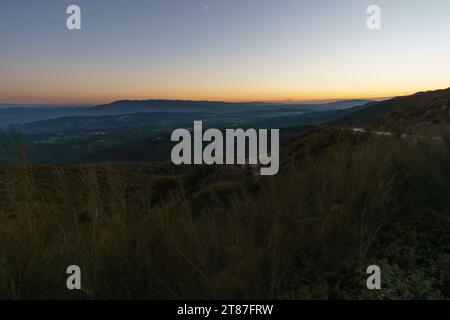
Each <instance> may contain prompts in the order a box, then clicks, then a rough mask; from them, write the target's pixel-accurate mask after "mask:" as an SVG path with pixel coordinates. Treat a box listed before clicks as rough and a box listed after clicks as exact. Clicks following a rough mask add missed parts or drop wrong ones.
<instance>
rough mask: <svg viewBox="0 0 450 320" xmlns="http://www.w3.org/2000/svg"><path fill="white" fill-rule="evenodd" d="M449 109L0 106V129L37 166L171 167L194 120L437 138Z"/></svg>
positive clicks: (449, 100)
mask: <svg viewBox="0 0 450 320" xmlns="http://www.w3.org/2000/svg"><path fill="white" fill-rule="evenodd" d="M449 106H450V88H449V89H445V90H437V91H428V92H419V93H416V94H413V95H410V96H403V97H396V98H392V99H389V100H385V101H370V100H345V101H337V102H332V103H324V104H287V103H263V102H251V103H229V102H215V101H190V100H144V101H134V100H121V101H116V102H113V103H110V104H104V105H96V106H63V107H56V106H45V105H0V128H1V127H3V130H2V131H3V132H4V133H6V134H3V136H4V137H3V140H5V137H7V136H8V135H7V132H8V130H9V128H14V129H15V130H16V131H17V132H20V133H21V138H20V139H21V141H20V142H21V143H23V144H25V145H26V146H27V148H28V151H29V153H30V156H31V158H32V160H33V161H35V162H38V163H49V162H51V163H66V162H90V161H119V160H120V161H130V160H133V161H134V160H166V159H167V157H168V154H170V152H169V150H170V147H171V143H170V132H172V131H173V130H174V129H176V128H187V129H192V128H191V127H192V125H193V122H194V121H195V120H202V121H203V123H204V126H205V127H214V128H219V129H225V128H244V129H245V128H268V129H270V128H279V129H280V132H281V139H282V141H287V140H288V139H290V138H292V137H293V136H295V135H298V134H299V133H302V132H304V131H307V130H310V129H311V128H314V127H316V126H323V125H327V126H337V127H353V128H355V127H356V128H366V130H373V131H388V132H399V133H413V132H416V131H418V130H427V131H428V132H430V131H431V132H432V134H433V135H439V134H440V132H441V131H442V130H448V124H449V123H450V108H449ZM7 139H8V138H6V140H7ZM9 143H12V142H11V141H10V142H9ZM4 158H5V156H4V155H3V158H2V153H1V150H0V160H2V159H3V160H5V159H4Z"/></svg>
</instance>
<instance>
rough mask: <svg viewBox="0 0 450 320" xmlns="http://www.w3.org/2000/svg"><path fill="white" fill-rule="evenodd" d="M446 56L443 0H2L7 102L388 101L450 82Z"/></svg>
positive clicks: (0, 95)
mask: <svg viewBox="0 0 450 320" xmlns="http://www.w3.org/2000/svg"><path fill="white" fill-rule="evenodd" d="M70 4H77V5H79V6H80V7H81V10H82V30H79V31H69V30H67V28H66V26H65V21H66V19H67V15H66V13H65V10H66V7H67V6H68V5H70ZM371 4H377V5H378V6H380V7H381V9H382V29H381V30H379V31H370V30H368V29H367V28H366V19H367V15H366V8H367V7H368V6H369V5H371ZM449 56H450V1H446V0H428V1H422V0H409V1H406V0H395V1H394V0H389V1H387V0H371V1H365V0H339V1H329V0H314V1H312V0H310V1H304V0H239V1H238V0H129V1H125V0H85V1H66V0H39V1H35V0H2V1H1V2H0V74H1V77H0V102H2V101H3V102H7V101H9V102H52V103H59V102H61V103H72V102H73V103H94V102H106V101H110V100H115V99H121V98H136V99H145V98H189V99H210V100H232V101H235V100H284V99H292V100H305V101H306V100H308V101H310V100H321V99H324V100H326V99H333V98H362V97H369V98H370V97H380V96H391V95H397V94H407V93H412V92H415V91H418V90H426V89H436V88H441V87H448V86H450V85H449V83H450V81H449V74H450V59H448V57H449Z"/></svg>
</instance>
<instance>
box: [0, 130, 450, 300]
mask: <svg viewBox="0 0 450 320" xmlns="http://www.w3.org/2000/svg"><path fill="white" fill-rule="evenodd" d="M449 152H450V143H449V140H448V139H444V140H442V141H439V142H430V141H423V142H419V143H417V142H413V141H402V140H401V139H396V138H374V139H368V141H366V142H365V143H361V144H357V145H355V144H353V143H352V142H351V141H350V140H346V139H343V140H342V141H341V142H339V143H337V144H335V145H333V146H332V147H330V148H328V149H327V150H326V151H325V152H324V153H323V154H322V155H321V156H314V157H310V158H304V159H302V160H301V163H299V162H293V163H291V164H290V165H289V166H288V167H285V168H283V172H281V173H280V175H279V176H276V177H273V178H267V179H266V178H265V179H263V180H261V182H260V184H261V185H260V188H259V191H258V192H256V193H255V192H254V191H251V190H248V189H247V188H245V185H246V184H245V183H244V182H243V181H239V180H236V181H228V182H223V181H222V182H221V181H219V182H214V181H212V182H208V183H207V184H205V185H203V186H202V187H197V189H198V190H191V189H192V185H193V184H195V181H194V178H193V177H196V178H195V179H199V178H198V177H197V176H196V174H195V173H194V174H189V173H187V174H186V176H184V177H183V176H174V177H165V176H164V177H158V176H155V175H146V174H144V173H138V172H134V171H133V170H132V169H127V168H122V167H120V168H119V167H115V166H108V165H102V166H94V165H92V166H70V167H69V166H66V167H56V166H54V167H37V166H32V165H31V164H29V163H21V164H20V165H15V166H7V167H3V168H1V170H0V176H1V180H0V181H1V182H0V221H1V223H0V244H1V250H0V298H6V299H25V298H38V299H45V298H63V299H74V298H75V299H107V298H125V299H132V298H137V299H163V298H166V299H181V298H190V299H206V298H209V299H223V298H239V299H240V298H242V299H251V298H259V299H269V298H295V299H300V298H321V299H322V298H362V297H369V298H380V297H382V298H398V297H401V298H404V297H406V298H416V297H420V295H419V294H418V293H417V292H419V290H418V289H417V288H416V287H417V286H418V283H419V281H422V282H424V281H426V283H428V284H429V285H428V287H426V288H425V289H426V290H425V289H424V290H422V291H420V292H421V293H420V294H422V295H423V296H425V297H429V296H430V297H431V296H432V297H446V298H448V297H449V296H448V291H447V292H446V291H445V290H444V289H443V288H444V286H443V283H444V282H445V281H447V280H448V276H447V274H446V273H445V272H444V273H443V274H440V273H438V272H434V273H432V274H431V273H430V277H427V275H426V274H421V275H420V276H418V275H417V273H416V270H417V269H415V267H417V265H415V266H408V263H409V262H410V261H413V260H414V259H415V260H414V262H415V263H416V262H417V261H419V260H420V259H422V260H423V259H425V260H426V261H428V262H429V265H430V268H431V267H433V268H437V266H438V265H439V263H440V264H444V265H445V263H446V262H445V260H442V259H438V258H436V255H440V253H441V251H442V253H444V252H445V250H448V244H445V243H441V242H440V241H445V239H448V232H449V231H448V230H449V229H444V230H440V231H439V232H440V235H439V238H440V239H441V240H440V239H439V238H437V239H436V238H435V237H431V238H430V239H424V240H423V241H424V242H426V241H429V242H430V243H434V250H436V252H434V253H433V254H431V253H426V252H425V253H423V254H422V255H420V256H417V257H416V258H417V259H416V258H414V259H413V260H411V259H412V258H410V257H409V258H408V259H410V260H406V261H407V262H408V263H404V264H403V265H402V264H401V263H398V261H397V260H396V259H397V257H398V256H402V255H396V254H395V252H398V251H401V250H402V248H408V250H409V249H411V248H418V247H419V245H411V243H409V242H408V239H409V238H410V236H411V234H412V233H414V230H416V229H417V228H419V227H420V225H421V222H420V221H421V219H422V218H421V217H422V216H423V215H424V214H425V213H430V212H433V214H435V217H436V219H437V221H439V224H441V225H442V226H446V225H448V226H450V223H449V222H448V218H449V208H450V202H449V201H450V200H449V197H448V195H449V194H450V161H449V160H450V159H449ZM213 171H214V170H213ZM171 179H172V180H171ZM213 180H214V179H213ZM161 188H163V189H161ZM161 190H163V191H161ZM152 194H157V195H158V196H157V197H154V196H152ZM155 199H157V200H158V201H156V200H155ZM200 200H201V201H200ZM411 221H413V222H411ZM415 221H418V222H415ZM411 228H413V229H414V228H416V229H414V230H413V231H411V230H412V229H411ZM433 228H434V227H433ZM417 230H419V229H417ZM422 231H423V232H435V229H433V231H430V230H426V229H425V230H422ZM396 235H398V239H404V241H403V240H402V241H400V240H398V241H393V240H392V239H393V238H395V237H396ZM389 239H390V240H389ZM436 242H437V243H436ZM427 243H428V242H427ZM446 245H447V247H446ZM446 248H447V249H446ZM439 250H441V251H439ZM447 252H448V251H447ZM402 257H403V256H402ZM427 259H428V260H427ZM422 260H420V261H422ZM373 263H379V264H380V265H382V266H383V268H384V269H383V270H388V271H387V274H388V279H391V280H389V281H390V282H385V283H384V284H385V285H386V286H387V289H386V290H387V291H384V292H388V294H387V295H386V296H382V294H373V293H370V292H368V291H367V290H366V289H364V285H365V273H364V272H365V268H366V267H367V266H368V265H369V264H373ZM417 263H418V264H420V262H417ZM72 264H76V265H79V266H80V267H81V270H82V288H83V289H82V290H81V291H69V290H67V289H66V285H65V284H66V276H67V275H66V274H65V270H66V268H67V266H69V265H72ZM399 283H403V287H402V288H403V289H402V290H395V288H394V287H392V286H393V285H394V284H395V285H398V284H399ZM390 284H391V287H389V286H390ZM416 289H417V290H416Z"/></svg>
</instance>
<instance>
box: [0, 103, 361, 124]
mask: <svg viewBox="0 0 450 320" xmlns="http://www.w3.org/2000/svg"><path fill="white" fill-rule="evenodd" d="M365 103H367V100H347V101H336V102H331V103H323V104H287V103H284V104H283V103H265V102H249V103H235V102H220V101H192V100H120V101H115V102H112V103H109V104H103V105H96V106H62V107H57V106H44V105H16V106H14V105H6V104H5V105H0V127H5V126H8V125H14V124H26V123H31V122H37V121H44V120H51V119H58V118H65V117H98V116H113V115H125V114H136V113H155V112H179V113H183V112H186V113H191V112H211V113H230V112H249V111H276V110H279V111H289V112H298V113H306V112H314V111H331V110H342V109H348V108H352V107H354V106H355V105H361V104H365Z"/></svg>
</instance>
